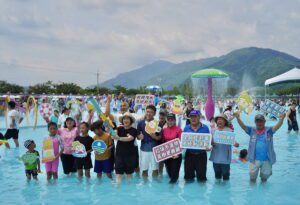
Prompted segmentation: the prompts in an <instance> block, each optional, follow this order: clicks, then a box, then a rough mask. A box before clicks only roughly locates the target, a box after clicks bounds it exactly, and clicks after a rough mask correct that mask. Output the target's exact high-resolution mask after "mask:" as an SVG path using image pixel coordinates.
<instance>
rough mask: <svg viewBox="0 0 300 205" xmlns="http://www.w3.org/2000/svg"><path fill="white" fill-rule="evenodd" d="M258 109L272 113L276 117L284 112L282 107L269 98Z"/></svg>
mask: <svg viewBox="0 0 300 205" xmlns="http://www.w3.org/2000/svg"><path fill="white" fill-rule="evenodd" d="M260 109H261V111H262V112H264V113H269V114H272V115H274V116H275V117H277V118H279V116H280V115H281V114H282V113H284V112H285V108H284V107H282V106H280V105H278V104H276V103H274V102H272V101H271V100H266V101H265V102H264V104H263V105H262V106H261V108H260Z"/></svg>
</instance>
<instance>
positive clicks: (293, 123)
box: [286, 102, 299, 134]
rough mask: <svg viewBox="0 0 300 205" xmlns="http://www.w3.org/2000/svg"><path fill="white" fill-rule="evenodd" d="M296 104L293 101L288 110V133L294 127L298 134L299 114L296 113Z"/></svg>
mask: <svg viewBox="0 0 300 205" xmlns="http://www.w3.org/2000/svg"><path fill="white" fill-rule="evenodd" d="M296 106H297V104H296V103H295V102H293V103H292V104H291V105H290V108H289V110H288V111H287V114H286V116H287V122H288V133H290V132H291V131H292V129H293V130H294V131H295V132H296V133H297V134H298V132H299V127H298V122H297V114H296Z"/></svg>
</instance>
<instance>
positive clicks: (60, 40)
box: [0, 0, 300, 87]
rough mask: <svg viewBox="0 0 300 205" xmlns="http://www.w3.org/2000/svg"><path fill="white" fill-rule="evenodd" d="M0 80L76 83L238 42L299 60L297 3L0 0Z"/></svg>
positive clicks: (209, 53) (219, 50) (210, 53)
mask: <svg viewBox="0 0 300 205" xmlns="http://www.w3.org/2000/svg"><path fill="white" fill-rule="evenodd" d="M0 5H1V6H0V71H1V74H0V80H6V81H8V82H11V83H17V84H20V85H23V86H29V85H33V84H36V83H43V82H46V81H48V80H51V81H53V82H56V83H60V82H73V83H76V84H78V85H80V86H82V87H86V86H89V85H93V84H96V80H97V78H96V73H97V71H99V73H100V83H101V82H103V81H105V80H108V79H110V78H112V77H115V76H116V75H118V74H119V73H122V72H126V71H130V70H134V69H136V68H138V67H141V66H143V65H146V64H149V63H152V62H154V61H156V60H168V61H171V62H174V63H179V62H183V61H188V60H194V59H201V58H207V57H214V56H220V55H224V54H226V53H228V52H230V51H232V50H235V49H238V48H243V47H250V46H256V47H263V48H272V49H275V50H279V51H282V52H286V53H288V54H291V55H293V56H295V57H298V58H299V57H300V40H299V36H300V12H299V10H300V0H285V1H282V0H251V1H249V0H151V1H149V0H57V1H55V0H54V1H46V0H0Z"/></svg>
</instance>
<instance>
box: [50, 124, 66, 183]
mask: <svg viewBox="0 0 300 205" xmlns="http://www.w3.org/2000/svg"><path fill="white" fill-rule="evenodd" d="M57 130H58V128H57V124H56V123H54V122H50V123H49V124H48V131H49V138H50V139H51V140H52V142H53V150H54V155H55V159H54V160H53V161H50V162H46V163H45V167H46V172H47V180H51V178H52V177H53V179H57V178H58V174H57V171H58V164H59V157H60V156H61V154H62V153H63V151H64V143H63V140H62V138H61V137H60V136H59V135H57ZM59 148H60V151H59Z"/></svg>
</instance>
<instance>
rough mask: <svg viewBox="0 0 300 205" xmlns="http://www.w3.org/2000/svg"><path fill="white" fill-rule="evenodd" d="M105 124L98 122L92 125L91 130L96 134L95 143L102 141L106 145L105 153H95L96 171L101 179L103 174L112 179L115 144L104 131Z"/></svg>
mask: <svg viewBox="0 0 300 205" xmlns="http://www.w3.org/2000/svg"><path fill="white" fill-rule="evenodd" d="M102 127H103V122H102V121H96V122H94V123H93V124H92V126H91V130H92V131H93V132H94V133H95V137H94V141H97V140H101V141H103V142H104V143H105V144H106V147H107V148H106V149H105V150H104V152H98V151H97V150H94V151H95V167H94V171H95V172H96V173H97V177H98V178H101V177H102V173H105V174H106V176H107V177H108V178H110V179H112V174H111V172H112V168H113V165H112V162H111V160H110V156H111V154H112V153H111V149H112V147H113V142H112V139H111V136H110V134H108V133H105V132H103V130H102Z"/></svg>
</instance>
